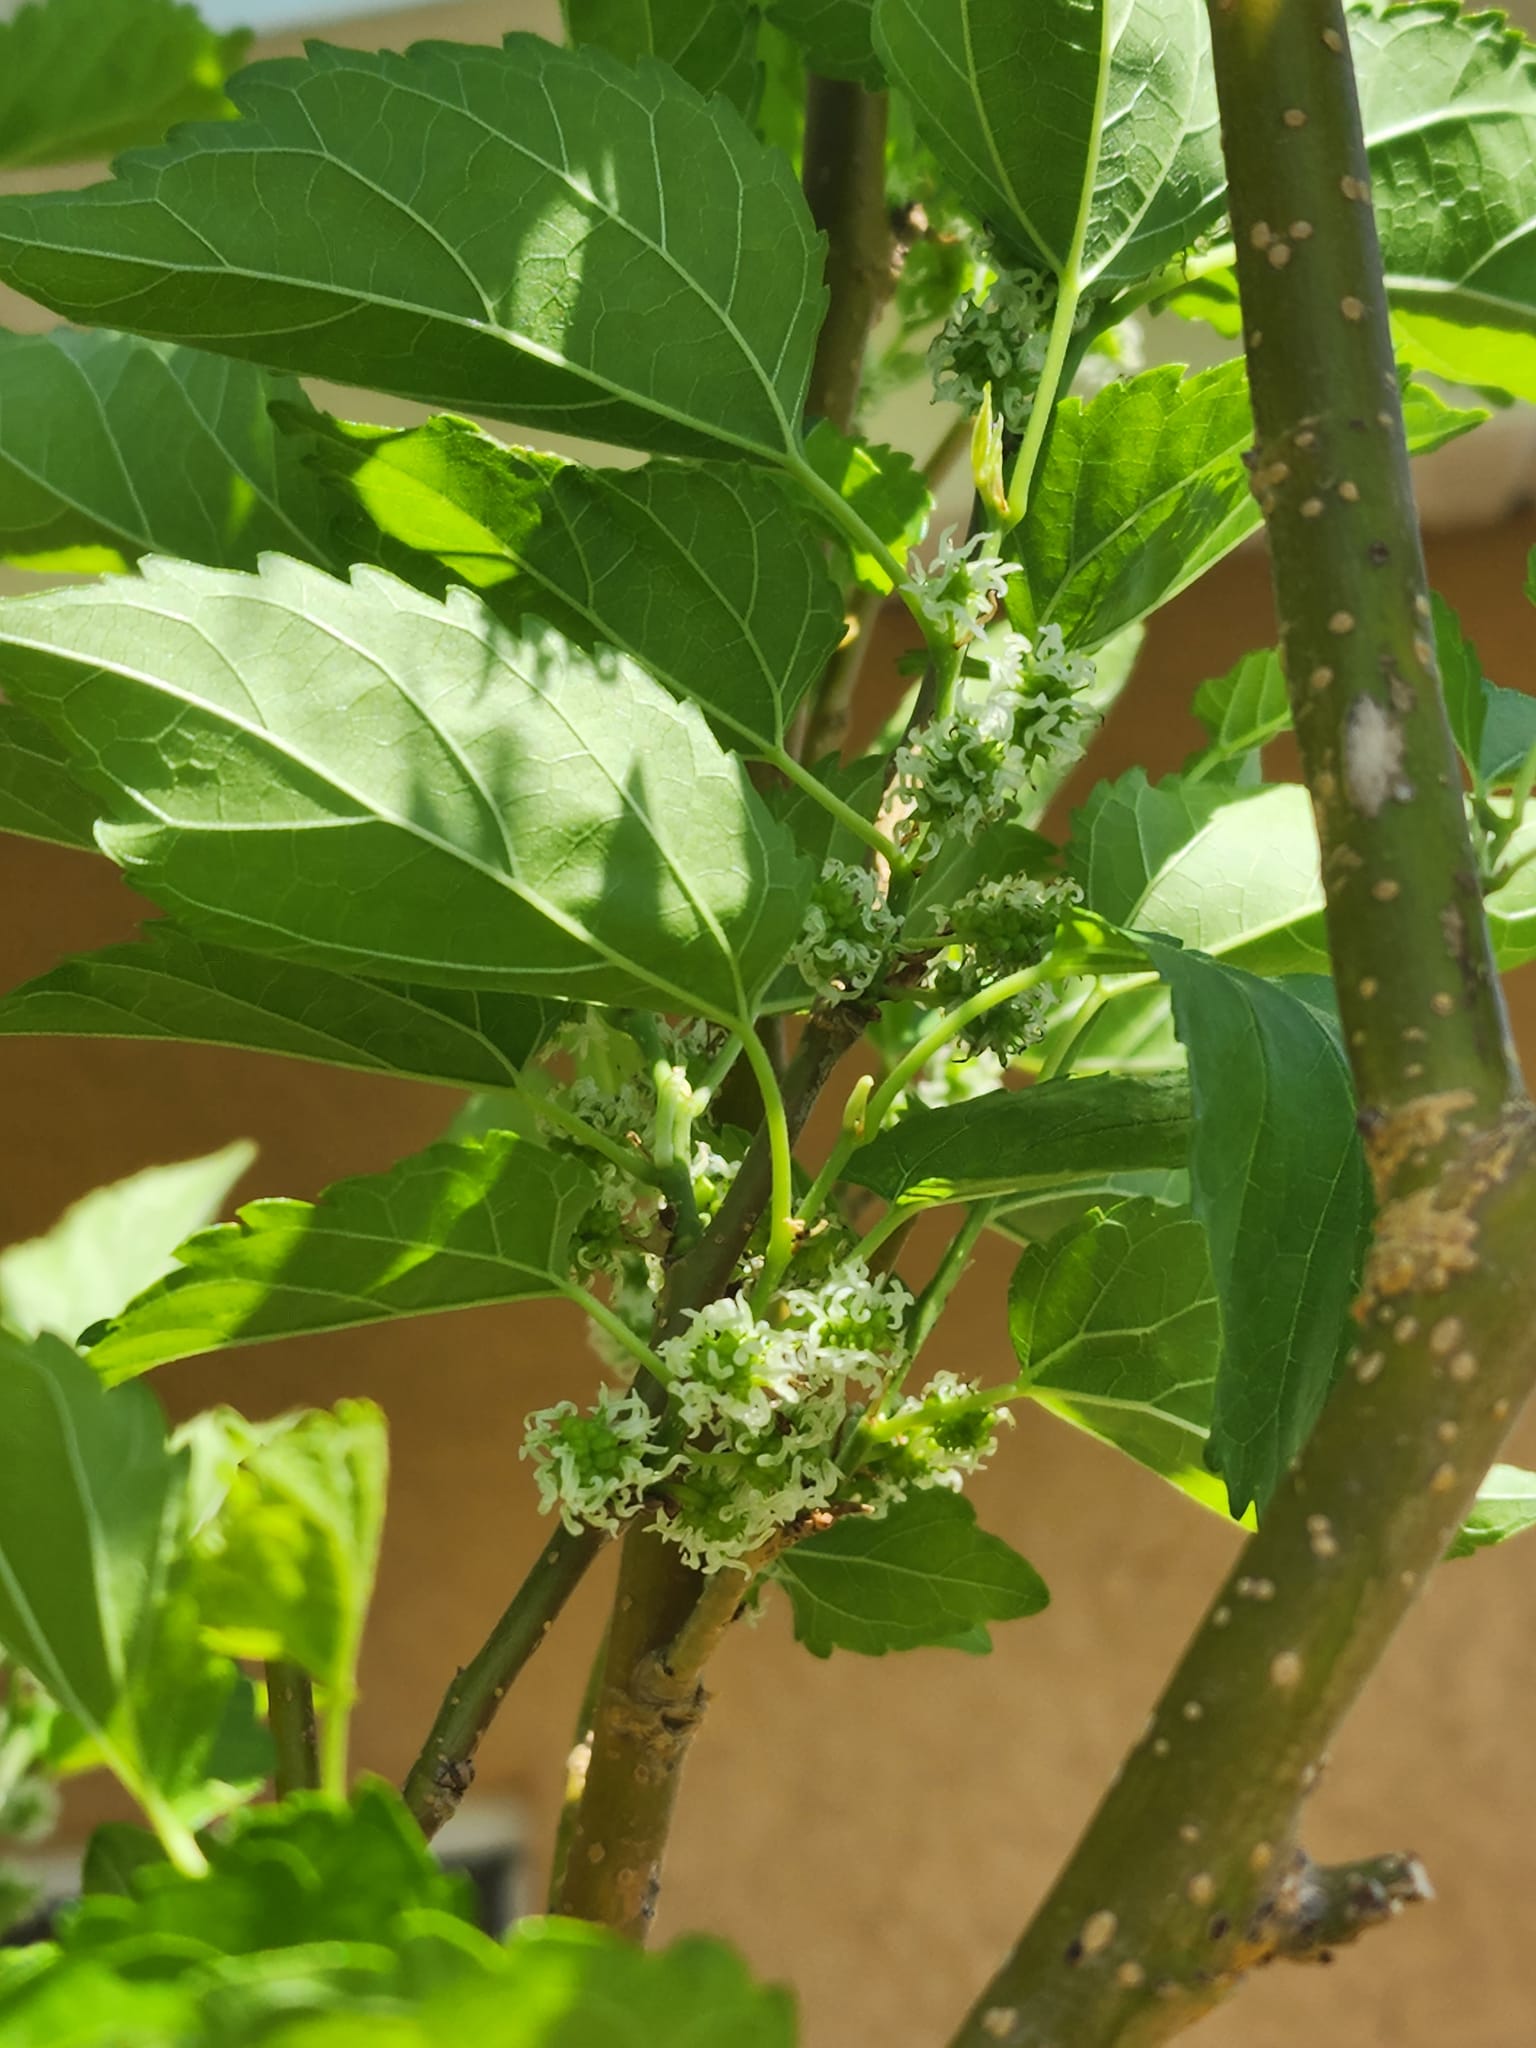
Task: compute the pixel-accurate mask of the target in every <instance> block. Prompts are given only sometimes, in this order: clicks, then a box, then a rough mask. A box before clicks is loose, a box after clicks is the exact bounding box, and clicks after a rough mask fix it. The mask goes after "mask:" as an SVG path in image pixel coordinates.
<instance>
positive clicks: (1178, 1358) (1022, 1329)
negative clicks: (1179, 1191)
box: [1008, 1201, 1226, 1514]
mask: <svg viewBox="0 0 1536 2048" xmlns="http://www.w3.org/2000/svg"><path fill="white" fill-rule="evenodd" d="M1008 1324H1009V1330H1010V1332H1011V1334H1012V1337H1013V1344H1014V1349H1015V1351H1016V1352H1017V1354H1018V1360H1019V1368H1020V1384H1021V1386H1022V1388H1023V1390H1024V1391H1025V1392H1027V1393H1029V1394H1030V1395H1032V1396H1033V1398H1034V1399H1035V1400H1037V1401H1039V1402H1040V1403H1041V1405H1042V1406H1043V1407H1045V1408H1048V1409H1050V1411H1051V1412H1052V1414H1055V1415H1060V1416H1061V1417H1063V1419H1064V1420H1066V1421H1068V1422H1070V1423H1073V1424H1074V1425H1075V1426H1076V1427H1077V1428H1079V1429H1084V1430H1086V1431H1087V1432H1088V1433H1089V1434H1090V1435H1091V1436H1096V1437H1098V1438H1099V1439H1100V1441H1101V1442H1104V1443H1107V1444H1112V1445H1113V1446H1114V1447H1115V1449H1116V1450H1119V1451H1123V1452H1124V1453H1125V1454H1126V1456H1127V1457H1131V1458H1134V1459H1135V1460H1136V1462H1137V1463H1138V1464H1140V1465H1145V1466H1146V1467H1147V1469H1148V1470H1149V1471H1151V1472H1155V1473H1157V1475H1158V1476H1159V1478H1162V1479H1166V1480H1167V1481H1168V1482H1169V1484H1170V1485H1173V1486H1176V1487H1178V1488H1179V1490H1180V1491H1181V1492H1183V1493H1187V1494H1189V1495H1191V1496H1192V1497H1193V1498H1194V1499H1195V1500H1198V1501H1200V1502H1201V1503H1202V1504H1203V1505H1204V1506H1206V1507H1208V1508H1211V1509H1213V1510H1214V1511H1215V1512H1216V1513H1218V1514H1221V1513H1224V1512H1225V1508H1226V1500H1225V1489H1224V1488H1223V1487H1222V1485H1221V1482H1220V1481H1219V1480H1217V1479H1215V1478H1214V1477H1213V1476H1212V1474H1211V1472H1210V1471H1209V1469H1208V1468H1207V1466H1206V1463H1205V1447H1206V1444H1207V1441H1208V1440H1209V1437H1210V1430H1211V1403H1212V1395H1213V1392H1214V1389H1215V1384H1216V1372H1217V1366H1218V1363H1219V1360H1220V1356H1221V1312H1220V1308H1219V1306H1218V1304H1217V1300H1216V1283H1215V1280H1214V1278H1213V1277H1212V1273H1211V1257H1210V1252H1209V1250H1208V1248H1207V1245H1206V1238H1205V1232H1204V1230H1203V1229H1202V1228H1201V1226H1200V1225H1199V1224H1198V1223H1197V1222H1196V1221H1195V1220H1194V1218H1193V1217H1192V1216H1191V1215H1189V1214H1188V1212H1187V1211H1184V1210H1179V1209H1169V1208H1165V1207H1162V1206H1160V1205H1159V1204H1157V1203H1154V1202H1150V1201H1131V1202H1122V1203H1119V1204H1116V1205H1115V1206H1114V1207H1112V1208H1109V1209H1107V1210H1090V1211H1089V1213H1088V1214H1087V1215H1086V1216H1085V1217H1082V1218H1080V1219H1078V1220H1076V1221H1074V1222H1072V1223H1069V1224H1068V1225H1067V1227H1066V1228H1065V1229H1064V1230H1063V1231H1061V1232H1060V1233H1059V1235H1057V1236H1055V1237H1053V1238H1051V1240H1050V1241H1049V1243H1045V1244H1034V1245H1031V1246H1030V1247H1029V1249H1028V1250H1027V1251H1026V1252H1025V1253H1024V1256H1023V1257H1022V1258H1021V1259H1020V1260H1019V1263H1018V1265H1017V1266H1016V1267H1015V1268H1014V1274H1013V1282H1012V1285H1011V1287H1010V1289H1009V1295H1008Z"/></svg>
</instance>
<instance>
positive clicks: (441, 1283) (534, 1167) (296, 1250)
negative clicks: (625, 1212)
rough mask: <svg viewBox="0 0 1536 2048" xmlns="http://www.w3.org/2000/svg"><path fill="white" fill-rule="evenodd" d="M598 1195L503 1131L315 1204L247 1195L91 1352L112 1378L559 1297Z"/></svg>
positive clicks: (184, 1249) (557, 1162)
mask: <svg viewBox="0 0 1536 2048" xmlns="http://www.w3.org/2000/svg"><path fill="white" fill-rule="evenodd" d="M594 1191H595V1183H594V1181H593V1178H592V1175H591V1174H590V1173H589V1172H588V1171H587V1169H586V1168H585V1167H584V1166H582V1165H581V1164H579V1163H578V1162H577V1161H576V1160H574V1159H571V1158H567V1157H565V1156H563V1155H558V1154H556V1153H553V1152H547V1151H545V1150H544V1149H543V1148H542V1147H541V1146H538V1145H533V1144H529V1143H528V1142H526V1141H525V1140H523V1139H520V1138H517V1137H514V1136H513V1135H512V1134H511V1133H510V1132H499V1131H498V1132H491V1133H490V1134H489V1135H488V1136H486V1137H485V1138H483V1139H469V1140H466V1141H465V1142H464V1143H462V1144H442V1145H433V1146H430V1147H429V1148H428V1149H427V1150H426V1151H425V1152H421V1153H417V1154H416V1155H415V1156H414V1157H412V1158H409V1159H403V1160H401V1161H400V1162H399V1164H398V1165H396V1166H392V1167H391V1168H390V1169H389V1171H388V1172H387V1173H381V1174H367V1175H363V1176H361V1177H360V1178H358V1179H356V1180H344V1181H338V1182H337V1184H336V1185H335V1186H334V1187H332V1188H329V1189H327V1191H326V1192H325V1193H324V1194H323V1195H322V1196H321V1197H320V1200H319V1201H318V1202H315V1203H310V1202H287V1201H264V1202H251V1203H249V1204H248V1205H247V1206H246V1207H245V1208H243V1209H242V1210H241V1211H240V1217H239V1221H238V1222H237V1223H225V1224H220V1225H219V1226H218V1227H217V1228H216V1229H213V1230H205V1231H202V1232H200V1233H199V1234H198V1235H197V1236H196V1237H192V1238H189V1239H188V1240H187V1242H186V1243H185V1244H184V1245H182V1246H181V1247H180V1248H179V1250H178V1252H177V1254H176V1256H177V1258H178V1260H179V1261H180V1264H179V1266H178V1269H177V1270H176V1271H175V1272H174V1273H172V1274H171V1275H170V1277H169V1278H168V1279H166V1280H163V1281H161V1282H160V1283H159V1284H158V1285H157V1286H155V1287H152V1288H150V1289H149V1290H148V1292H147V1293H144V1294H141V1295H140V1296H139V1298H138V1299H137V1300H136V1301H134V1302H132V1303H130V1305H129V1306H128V1308H127V1309H125V1310H124V1312H123V1314H122V1315H120V1316H119V1317H117V1318H116V1320H115V1321H113V1322H111V1323H109V1324H108V1325H107V1326H106V1328H105V1329H104V1330H101V1331H99V1332H97V1331H93V1332H91V1337H92V1349H91V1363H92V1364H93V1365H94V1366H95V1368H96V1370H97V1372H98V1373H99V1374H100V1375H101V1376H102V1377H103V1378H105V1379H106V1380H108V1381H111V1382H116V1381H119V1380H125V1379H131V1378H133V1377H134V1376H135V1375H136V1374H138V1373H142V1372H148V1371H149V1369H150V1368H151V1367H152V1366H156V1365H163V1364H165V1362H166V1361H167V1360H168V1359H172V1358H190V1357H193V1356H195V1355H196V1354H197V1353H198V1352H202V1351H213V1350H217V1349H221V1348H223V1347H225V1346H228V1345H235V1344H259V1343H263V1342H265V1341H266V1340H267V1339H268V1338H271V1337H292V1336H298V1335H301V1334H305V1333H308V1332H313V1331H318V1330H346V1329H352V1328H355V1327H356V1326H358V1325H359V1324H367V1323H375V1322H381V1321H383V1320H385V1319H386V1318H388V1317H392V1316H421V1315H436V1314H438V1313H439V1312H441V1311H443V1310H446V1309H456V1308H479V1307H485V1306H488V1305H489V1304H491V1303H496V1302H509V1301H531V1300H534V1299H536V1298H538V1297H539V1296H548V1295H555V1294H563V1293H565V1292H566V1291H567V1289H568V1286H569V1282H568V1279H567V1274H568V1269H569V1266H570V1239H571V1233H572V1231H573V1230H574V1229H575V1227H576V1225H577V1224H578V1223H579V1222H580V1220H581V1218H582V1216H583V1215H584V1214H585V1213H586V1211H587V1209H588V1208H589V1207H590V1205H591V1202H592V1198H593V1194H594Z"/></svg>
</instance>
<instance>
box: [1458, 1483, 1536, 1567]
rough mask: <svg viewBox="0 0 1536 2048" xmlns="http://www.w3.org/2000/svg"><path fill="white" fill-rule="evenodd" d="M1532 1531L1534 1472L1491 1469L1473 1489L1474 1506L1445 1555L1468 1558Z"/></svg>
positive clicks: (1535, 1500) (1535, 1495) (1535, 1518)
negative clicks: (1474, 1494) (1474, 1493)
mask: <svg viewBox="0 0 1536 2048" xmlns="http://www.w3.org/2000/svg"><path fill="white" fill-rule="evenodd" d="M1532 1528H1536V1472H1523V1471H1521V1469H1520V1467H1519V1466H1518V1465H1495V1466H1494V1467H1493V1469H1492V1470H1491V1471H1490V1472H1489V1474H1488V1477H1487V1478H1486V1479H1485V1480H1484V1481H1483V1483H1482V1485H1481V1486H1480V1487H1479V1488H1478V1489H1477V1502H1476V1505H1475V1506H1474V1507H1473V1509H1472V1512H1471V1514H1470V1515H1468V1517H1467V1519H1466V1521H1465V1522H1463V1524H1462V1525H1461V1528H1460V1530H1459V1532H1458V1533H1457V1535H1456V1537H1455V1539H1454V1541H1453V1542H1452V1544H1451V1547H1450V1549H1449V1550H1448V1551H1447V1552H1446V1553H1445V1554H1446V1556H1447V1557H1448V1558H1450V1557H1471V1556H1473V1555H1474V1554H1475V1553H1476V1552H1477V1551H1479V1550H1491V1549H1493V1548H1494V1546H1495V1545H1496V1544H1499V1543H1507V1542H1508V1541H1509V1539H1510V1537H1511V1536H1520V1535H1523V1534H1524V1532H1525V1531H1526V1530H1527V1529H1532Z"/></svg>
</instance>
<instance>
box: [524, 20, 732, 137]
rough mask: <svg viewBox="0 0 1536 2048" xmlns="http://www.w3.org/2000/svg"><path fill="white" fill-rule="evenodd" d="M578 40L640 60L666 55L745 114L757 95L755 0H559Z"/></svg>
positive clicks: (693, 82) (691, 80)
mask: <svg viewBox="0 0 1536 2048" xmlns="http://www.w3.org/2000/svg"><path fill="white" fill-rule="evenodd" d="M560 12H561V14H562V15H563V17H564V19H565V32H566V34H567V36H569V38H570V40H571V41H572V42H573V43H595V44H596V45H597V47H598V48H599V49H602V50H607V51H608V52H609V53H610V54H611V55H613V56H615V57H619V58H622V59H623V61H624V62H625V63H626V64H633V63H635V62H637V61H638V59H640V58H641V57H659V58H660V59H661V61H662V63H663V64H670V65H671V66H672V69H673V70H674V71H675V72H676V73H677V74H678V76H679V77H680V78H686V79H687V81H688V83H689V84H690V85H691V86H694V87H696V88H697V89H698V91H700V92H702V93H706V94H707V93H712V92H718V93H723V94H724V95H725V97H726V98H727V99H728V100H731V101H733V102H734V104H735V105H736V106H738V107H739V108H740V109H741V111H742V112H743V113H750V112H751V110H752V103H753V101H754V100H755V99H756V98H757V65H756V62H755V51H756V44H757V9H756V7H755V5H754V4H753V0H708V4H707V5H704V6H700V5H699V0H560Z"/></svg>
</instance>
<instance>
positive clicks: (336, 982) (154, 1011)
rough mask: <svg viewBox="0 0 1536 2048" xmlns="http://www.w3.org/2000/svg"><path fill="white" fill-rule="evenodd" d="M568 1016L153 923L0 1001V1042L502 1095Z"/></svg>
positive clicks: (526, 1001) (529, 1000)
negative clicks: (216, 1052) (144, 1053)
mask: <svg viewBox="0 0 1536 2048" xmlns="http://www.w3.org/2000/svg"><path fill="white" fill-rule="evenodd" d="M566 1014H567V1013H566V1011H565V1009H564V1006H563V1005H561V1004H559V1003H552V1002H544V1001H541V1000H540V999H538V998H537V997H533V996H504V995H498V994H496V993H495V992H494V991H490V990H485V991H477V990H472V989H464V990H455V989H441V988H412V987H410V986H409V985H408V984H406V983H403V982H399V983H393V984H391V983H387V982H381V981H367V980H365V979H364V978H363V977H362V976H361V975H354V974H340V973H337V972H335V971H333V970H332V969H330V968H325V967H294V966H290V965H289V964H288V963H286V962H285V961H281V960H264V959H262V958H260V957H259V956H258V955H256V954H254V953H245V952H242V951H240V950H239V949H238V948H236V947H233V946H215V945H208V944H205V943H204V942H203V941H202V940H200V939H194V938H191V937H189V936H188V935H187V934H186V933H185V932H179V931H178V930H177V929H176V927H175V926H174V925H170V924H165V923H162V922H158V921H157V922H155V923H152V924H148V925H146V926H145V927H144V929H143V934H142V936H141V937H140V938H138V939H136V940H134V941H132V942H131V943H129V944H127V945H122V946H107V947H105V948H103V950H102V951H101V952H99V953H83V954H80V955H79V956H77V957H76V958H75V959H73V960H66V961H64V962H63V963H62V964H61V965H60V966H58V967H55V968H53V969H51V970H50V972H48V973H47V974H43V975H39V976H38V978H37V980H36V981H29V982H26V983H24V984H23V986H22V987H20V988H18V989H15V990H14V991H13V992H12V993H11V994H10V995H8V996H0V1038H6V1037H9V1038H34V1037H43V1038H139V1039H149V1040H161V1041H164V1042H169V1043H177V1044H182V1045H229V1046H236V1047H238V1048H240V1049H241V1050H242V1051H246V1052H269V1053H279V1054H281V1055H283V1056H284V1057H286V1058H289V1059H300V1060H318V1061H319V1062H320V1063H321V1064H322V1065H325V1066H332V1067H350V1068H352V1069H353V1070H354V1071H355V1072H358V1073H363V1074H401V1075H404V1076H406V1077H407V1078H409V1079H411V1080H417V1081H436V1082H440V1083H442V1084H443V1085H445V1086H447V1087H450V1088H508V1087H511V1086H512V1085H513V1084H514V1083H515V1081H516V1080H517V1077H518V1074H519V1072H520V1071H521V1069H522V1067H523V1065H524V1063H525V1061H527V1060H528V1059H529V1058H531V1056H532V1055H533V1054H534V1053H535V1052H536V1051H537V1050H538V1048H539V1046H540V1045H541V1044H542V1043H543V1041H544V1040H545V1038H547V1037H548V1035H549V1034H550V1032H551V1031H552V1030H554V1028H555V1027H556V1025H557V1024H558V1022H559V1021H560V1019H561V1018H562V1017H563V1016H565V1015H566Z"/></svg>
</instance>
